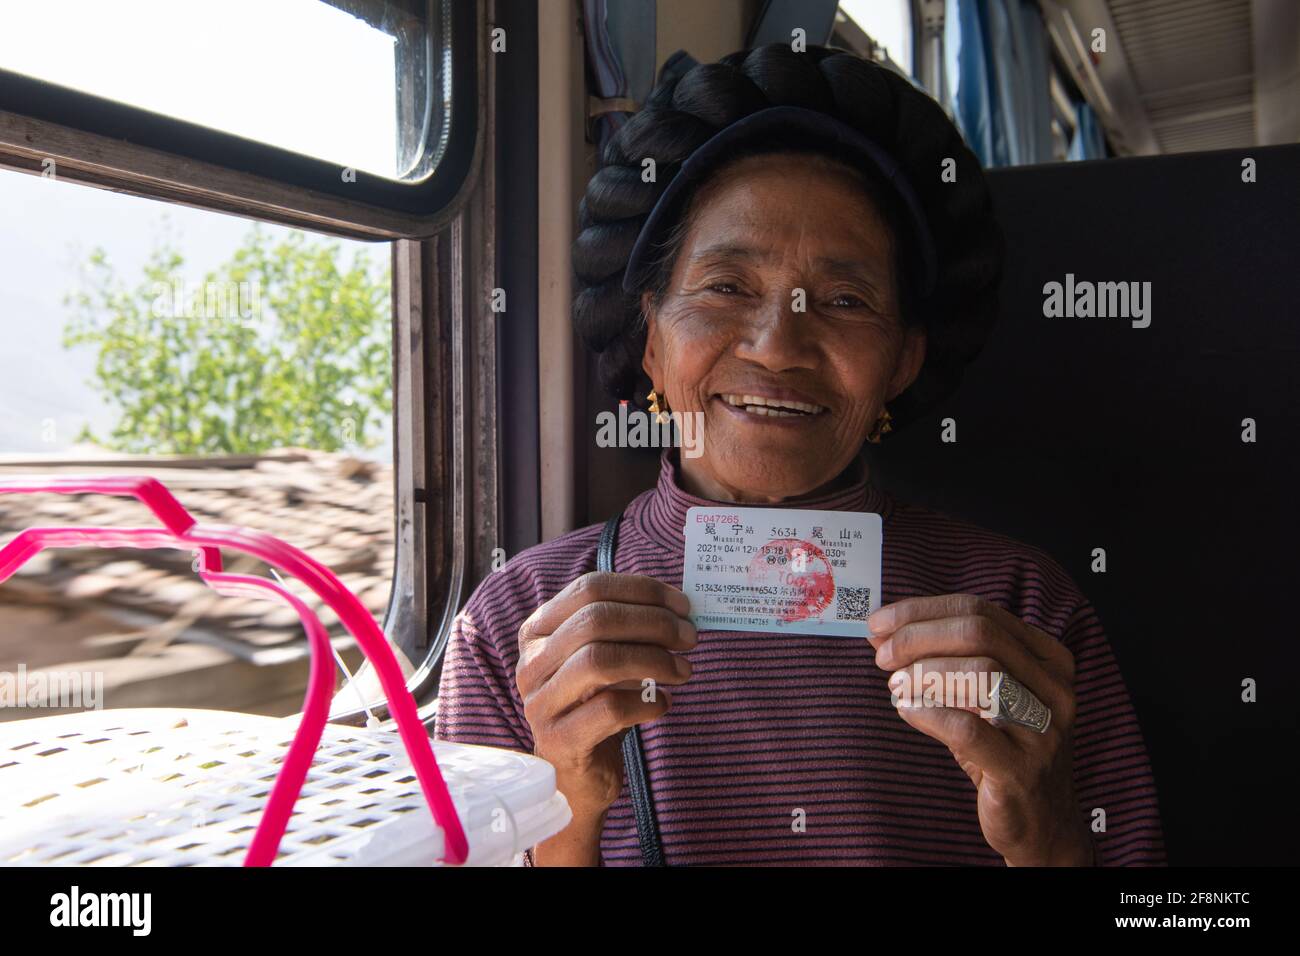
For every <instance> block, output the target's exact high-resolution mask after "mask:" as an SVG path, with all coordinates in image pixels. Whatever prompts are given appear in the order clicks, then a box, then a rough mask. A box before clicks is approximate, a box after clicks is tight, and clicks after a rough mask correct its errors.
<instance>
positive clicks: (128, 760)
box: [0, 708, 570, 866]
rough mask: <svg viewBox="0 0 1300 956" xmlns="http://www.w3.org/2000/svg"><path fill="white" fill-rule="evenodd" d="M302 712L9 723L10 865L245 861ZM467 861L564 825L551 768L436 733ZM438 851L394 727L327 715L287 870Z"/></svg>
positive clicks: (1, 763) (2, 735)
mask: <svg viewBox="0 0 1300 956" xmlns="http://www.w3.org/2000/svg"><path fill="white" fill-rule="evenodd" d="M296 720H297V718H289V719H277V718H270V717H256V716H251V715H247V714H237V713H227V712H224V711H209V710H181V709H154V708H150V709H138V710H106V711H95V712H88V713H84V714H68V715H62V716H57V717H44V718H38V719H34V720H24V721H19V722H15V723H11V724H0V865H5V866H15V865H35V866H42V865H56V866H82V865H93V866H196V865H197V866H237V865H239V864H240V863H241V862H243V859H244V855H245V852H246V851H247V849H248V844H249V840H250V839H251V837H252V835H253V831H254V829H255V828H256V826H257V824H258V820H259V818H260V816H261V812H262V809H263V807H264V805H265V802H266V796H267V792H268V791H269V790H270V787H271V784H272V782H273V781H274V779H275V775H276V773H277V771H278V770H279V767H280V764H281V763H282V762H283V760H284V755H285V752H286V750H287V748H288V745H289V742H290V740H291V738H292V737H293V732H294V729H295V727H296ZM433 748H434V754H435V756H436V758H437V761H438V766H439V767H440V768H441V770H442V774H443V777H444V779H445V780H446V782H447V787H448V790H449V791H450V794H451V797H452V800H453V802H454V803H455V806H456V811H457V813H458V815H459V817H460V820H461V822H462V825H463V827H464V829H465V832H466V835H467V837H468V840H469V859H468V863H469V864H470V865H480V866H493V865H508V864H510V863H512V862H517V858H518V855H519V854H520V853H522V852H523V850H525V849H527V848H528V847H531V846H533V845H534V844H536V843H538V842H539V841H541V840H544V839H546V838H547V837H549V836H552V835H554V834H555V833H558V832H559V831H560V830H562V829H563V828H564V827H565V826H567V825H568V822H569V819H570V811H569V807H568V803H567V802H566V801H565V799H564V796H563V795H562V794H560V793H558V792H557V791H556V789H555V771H554V769H553V768H552V767H551V765H550V764H548V763H547V762H546V761H544V760H541V759H539V758H536V757H531V756H528V755H526V754H520V753H514V752H512V751H507V750H499V749H496V748H492V747H475V746H470V745H466V744H451V743H446V742H443V741H434V742H433ZM442 856H443V834H442V831H441V829H440V828H439V827H438V826H437V824H435V823H434V821H433V819H432V816H431V814H430V813H429V808H428V805H427V803H426V802H425V800H424V797H423V794H422V793H421V791H420V787H419V784H418V783H417V781H416V778H415V775H414V772H413V770H412V769H411V765H410V762H409V761H408V760H407V758H406V756H405V752H404V750H403V748H402V745H401V742H400V740H399V738H398V735H397V734H396V733H388V732H383V731H377V730H371V729H360V728H353V727H343V726H339V725H335V724H327V725H326V727H325V733H324V736H323V737H322V739H321V743H320V746H319V747H318V748H317V750H316V756H315V759H314V760H313V762H312V767H311V771H310V773H309V774H308V776H307V781H306V783H305V785H304V786H303V789H302V794H301V796H300V797H299V798H298V801H297V803H296V805H295V807H294V814H293V817H292V819H291V821H290V823H289V826H288V829H287V831H286V833H285V835H284V839H283V840H282V841H281V843H280V847H279V853H278V855H277V857H276V860H275V865H277V866H320V865H327V866H331V865H332V866H339V865H362V866H365V865H369V866H386V865H390V866H429V865H437V861H438V860H439V859H440V858H441V857H442Z"/></svg>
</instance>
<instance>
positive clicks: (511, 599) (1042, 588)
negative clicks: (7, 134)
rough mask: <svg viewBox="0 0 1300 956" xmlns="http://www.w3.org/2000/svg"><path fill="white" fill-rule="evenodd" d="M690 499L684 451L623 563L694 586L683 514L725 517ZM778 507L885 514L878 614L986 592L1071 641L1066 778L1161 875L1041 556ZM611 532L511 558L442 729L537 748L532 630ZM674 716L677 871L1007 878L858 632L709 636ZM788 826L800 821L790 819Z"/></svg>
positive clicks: (487, 584)
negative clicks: (900, 605) (898, 707)
mask: <svg viewBox="0 0 1300 956" xmlns="http://www.w3.org/2000/svg"><path fill="white" fill-rule="evenodd" d="M716 504H718V502H711V501H707V500H705V499H702V498H698V497H695V496H694V495H691V494H689V493H687V492H686V491H684V490H683V489H682V487H681V484H680V478H679V475H678V474H677V466H676V463H675V455H674V453H673V452H666V453H665V454H664V456H663V460H662V464H661V469H660V476H659V481H658V484H657V485H656V487H654V488H653V489H651V490H649V491H646V492H645V493H643V494H641V495H640V496H638V497H637V498H636V499H634V500H633V501H632V502H631V504H630V505H629V506H628V507H627V509H626V511H625V512H624V515H623V519H622V522H621V524H620V528H619V539H618V550H617V553H616V555H615V561H614V570H615V571H617V572H622V573H628V574H644V575H649V576H650V577H653V578H656V579H658V580H660V581H663V582H665V583H667V584H671V585H672V586H673V587H677V588H680V587H681V586H682V560H683V552H684V547H685V538H684V531H683V529H684V527H685V524H686V511H687V509H688V508H691V507H694V506H697V505H716ZM780 507H798V508H817V509H824V510H831V511H867V512H875V513H878V514H879V515H880V516H881V518H882V522H883V528H884V553H883V561H882V572H883V576H882V590H883V594H882V603H891V602H893V601H898V600H901V599H903V598H907V597H915V596H921V595H933V594H957V593H964V594H976V595H980V596H981V597H984V598H987V599H988V600H990V601H992V602H994V603H996V604H998V605H1001V606H1002V607H1004V608H1006V609H1007V610H1008V611H1010V612H1011V613H1012V614H1015V615H1016V616H1018V617H1019V618H1021V619H1022V620H1024V621H1026V622H1028V623H1029V624H1033V625H1035V626H1036V627H1038V628H1041V629H1042V630H1043V631H1045V632H1047V633H1048V634H1051V635H1053V636H1055V637H1057V638H1059V639H1060V640H1061V641H1063V642H1064V643H1065V645H1066V646H1067V647H1068V648H1069V649H1070V651H1071V652H1072V654H1073V655H1074V659H1075V663H1076V675H1075V695H1076V699H1077V706H1078V712H1077V717H1076V721H1075V728H1074V747H1073V754H1074V777H1075V788H1076V793H1077V796H1078V799H1079V805H1080V812H1081V813H1082V814H1084V816H1085V818H1086V821H1087V822H1088V823H1089V825H1092V824H1093V821H1094V820H1096V819H1101V817H1100V816H1099V815H1098V814H1096V813H1095V811H1096V809H1097V808H1100V809H1102V810H1104V811H1105V815H1104V821H1105V829H1104V831H1102V832H1096V830H1095V828H1094V834H1093V836H1094V840H1095V842H1096V846H1097V852H1098V857H1099V860H1100V862H1101V863H1102V864H1103V865H1112V866H1121V865H1162V864H1164V862H1165V859H1164V846H1163V839H1162V834H1161V828H1160V818H1159V813H1158V809H1157V805H1156V793H1155V786H1154V783H1153V780H1152V776H1151V768H1150V763H1149V760H1148V757H1147V752H1146V747H1145V745H1144V744H1143V740H1142V734H1141V731H1140V730H1139V728H1138V722H1137V717H1136V714H1135V713H1134V709H1133V705H1132V702H1131V700H1130V697H1129V694H1128V691H1127V689H1126V688H1125V686H1124V681H1123V679H1122V677H1121V676H1120V672H1119V669H1118V667H1117V666H1116V662H1115V657H1114V655H1113V653H1112V652H1111V648H1110V645H1109V643H1108V642H1107V640H1106V637H1105V634H1104V633H1103V632H1102V628H1101V624H1100V622H1099V621H1098V618H1097V614H1096V612H1095V611H1094V609H1093V607H1092V606H1091V604H1089V602H1088V600H1087V599H1086V598H1085V597H1084V596H1083V594H1082V593H1080V591H1079V589H1078V587H1076V586H1075V584H1074V582H1073V581H1072V580H1071V579H1070V577H1069V575H1068V574H1066V572H1065V571H1064V570H1063V569H1062V568H1061V567H1060V565H1058V564H1057V563H1056V562H1055V561H1054V560H1053V559H1052V558H1051V557H1049V556H1048V555H1047V554H1045V553H1044V552H1042V551H1040V550H1038V549H1036V548H1033V547H1030V546H1028V545H1025V544H1021V543H1019V542H1017V541H1014V540H1011V539H1010V538H1007V537H1004V536H1002V535H999V534H995V533H992V532H990V531H985V530H982V529H980V528H978V527H975V526H973V525H971V524H968V523H966V522H963V521H960V520H958V519H956V518H952V517H949V516H947V515H944V514H941V513H939V512H936V511H932V510H929V509H926V508H921V507H916V506H912V505H907V504H904V503H902V502H899V501H896V500H894V499H893V498H892V497H891V496H889V495H887V494H885V493H884V492H882V491H880V490H879V489H877V488H875V487H874V486H873V485H871V484H870V483H869V482H868V481H866V479H865V476H860V477H858V478H857V480H855V481H853V482H852V483H851V484H849V485H847V486H843V487H841V488H839V489H838V490H836V491H833V492H830V493H826V494H820V495H817V496H810V497H807V498H802V499H799V500H796V501H789V502H784V503H783V504H782V505H780ZM600 531H601V526H600V525H592V526H590V527H587V528H582V529H580V530H578V531H573V532H571V533H569V534H566V535H564V536H562V537H559V538H556V539H555V540H553V541H548V542H545V543H543V544H540V545H537V546H536V547H533V548H530V549H528V550H527V551H524V552H523V553H521V554H519V555H518V556H516V557H515V558H513V559H512V560H511V561H509V562H508V563H507V564H506V565H505V566H504V567H503V568H502V569H501V570H500V571H497V572H494V573H493V574H491V575H490V576H489V577H488V578H487V579H486V580H485V581H484V582H483V583H482V584H481V585H480V586H479V587H478V589H477V590H476V591H475V592H474V595H473V596H472V597H471V598H470V600H469V602H468V603H467V604H466V606H465V608H464V609H463V611H462V612H461V613H460V615H458V617H457V618H456V621H455V624H454V626H453V629H452V633H451V637H450V640H449V643H448V646H447V655H446V660H445V662H444V665H443V673H442V683H441V687H440V692H439V701H438V715H437V721H436V729H435V734H436V736H437V737H438V738H439V739H444V740H453V741H459V742H463V743H473V744H484V745H488V746H494V747H505V748H508V749H511V750H518V751H523V752H526V753H531V752H532V751H533V737H532V733H531V732H530V729H529V726H528V723H527V721H526V720H525V719H524V708H523V702H522V700H521V699H520V696H519V691H518V688H517V687H516V684H515V665H516V663H517V662H518V659H519V653H518V632H519V627H520V625H521V624H522V623H523V621H524V619H525V618H527V617H528V615H530V614H531V613H532V612H533V611H534V610H535V609H536V608H537V607H538V606H539V605H541V604H542V603H544V602H545V601H547V600H549V599H550V598H551V597H553V596H554V595H555V594H556V593H557V592H559V591H560V590H561V589H562V588H564V587H565V585H567V584H568V583H569V582H570V581H572V580H573V579H574V578H576V577H578V576H579V575H582V574H584V573H586V572H588V571H591V570H594V568H595V566H596V544H597V540H598V538H599V537H600ZM688 656H689V657H690V660H691V664H692V667H693V670H692V674H691V677H690V679H689V680H688V681H687V683H686V684H684V685H682V686H680V687H675V688H674V689H673V695H672V698H673V705H672V708H671V709H670V710H669V711H668V713H667V714H666V715H665V716H664V717H662V718H661V719H659V720H656V721H653V722H651V723H648V724H644V725H642V728H641V731H642V735H643V746H644V749H645V757H646V766H647V770H648V774H649V778H650V787H651V791H652V794H653V798H654V805H655V811H656V816H657V817H658V820H659V827H660V831H661V837H662V841H663V849H664V858H665V862H667V863H668V864H669V865H680V864H705V865H708V864H713V865H732V864H750V865H753V864H805V865H807V864H813V865H817V864H831V865H837V864H881V865H890V864H894V865H951V864H958V865H1001V864H1002V863H1003V861H1002V858H1001V856H1000V855H999V854H998V853H997V852H995V851H994V850H993V849H992V848H991V847H990V846H989V845H988V843H987V842H986V841H985V839H984V836H983V834H982V833H981V831H980V825H979V820H978V817H977V814H976V794H975V787H974V785H973V784H972V783H971V780H970V778H969V777H968V776H967V775H966V773H965V771H963V770H962V769H961V768H960V767H959V766H958V765H957V763H956V761H955V760H954V759H953V757H952V755H951V754H950V753H949V751H948V749H947V747H945V746H944V745H943V744H941V743H939V742H938V741H936V740H933V739H931V738H930V737H927V736H926V735H924V734H922V733H921V732H920V731H918V730H914V729H913V728H912V727H911V726H909V725H908V724H906V723H905V722H904V721H903V719H902V718H901V717H899V716H898V714H897V712H896V711H895V709H894V707H893V705H892V704H891V702H890V692H889V688H888V686H887V685H886V680H887V679H888V676H889V675H888V674H887V673H886V672H885V671H883V670H881V669H880V668H878V667H876V666H875V652H874V650H873V649H872V647H871V645H870V643H868V642H867V641H866V640H865V639H861V640H858V639H853V638H842V637H812V636H808V635H803V634H798V633H789V634H770V633H741V632H735V631H702V632H701V633H700V639H699V644H698V645H697V646H696V647H695V648H694V649H693V650H691V651H690V652H689V655H688ZM796 819H799V820H801V825H800V826H792V822H793V821H795V820H796ZM601 856H602V860H603V862H604V863H605V865H610V866H617V865H637V864H639V863H640V860H641V857H640V849H639V844H638V842H637V833H636V821H635V817H634V815H633V812H632V806H631V802H630V799H629V797H628V794H627V790H626V787H625V788H624V792H623V794H622V796H620V798H619V799H618V801H617V802H616V803H615V804H614V805H613V806H612V807H611V808H610V810H609V813H608V816H607V817H606V822H605V827H604V832H603V834H602V836H601Z"/></svg>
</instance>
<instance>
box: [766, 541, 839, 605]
mask: <svg viewBox="0 0 1300 956" xmlns="http://www.w3.org/2000/svg"><path fill="white" fill-rule="evenodd" d="M749 583H750V584H752V585H756V586H772V585H781V586H783V587H787V588H790V589H791V591H790V594H789V596H787V597H784V598H781V599H778V600H777V601H775V602H774V605H775V609H774V612H773V613H774V614H775V616H776V617H777V618H778V619H779V620H781V621H784V622H786V623H789V622H792V621H805V620H807V619H808V618H810V617H816V616H817V615H819V614H821V612H822V611H824V610H826V609H827V608H828V607H830V606H831V599H832V598H834V597H835V576H834V574H833V573H832V572H831V563H830V562H829V561H827V560H826V555H824V554H823V553H822V550H821V548H819V547H817V545H815V544H813V543H812V542H811V541H801V540H799V539H798V538H775V539H773V540H772V541H769V542H768V543H767V544H765V545H763V546H762V547H761V548H759V549H758V553H757V554H755V555H754V557H753V560H751V561H750V562H749Z"/></svg>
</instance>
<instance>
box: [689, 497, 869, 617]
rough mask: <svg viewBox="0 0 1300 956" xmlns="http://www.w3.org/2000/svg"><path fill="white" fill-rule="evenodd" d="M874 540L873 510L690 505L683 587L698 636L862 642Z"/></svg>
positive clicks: (867, 605) (867, 610)
mask: <svg viewBox="0 0 1300 956" xmlns="http://www.w3.org/2000/svg"><path fill="white" fill-rule="evenodd" d="M880 544H881V527H880V515H877V514H862V513H858V512H849V511H802V510H800V509H797V508H733V507H730V506H727V505H720V506H718V507H707V508H691V509H690V510H689V511H687V512H686V556H685V564H684V570H683V578H682V590H683V591H685V592H686V596H687V597H688V598H690V601H691V618H692V620H694V622H695V626H696V627H697V628H698V629H699V630H701V631H773V632H776V633H794V634H820V635H826V636H831V637H866V635H867V615H869V614H870V613H871V612H872V611H874V610H876V608H877V607H879V606H880Z"/></svg>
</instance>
